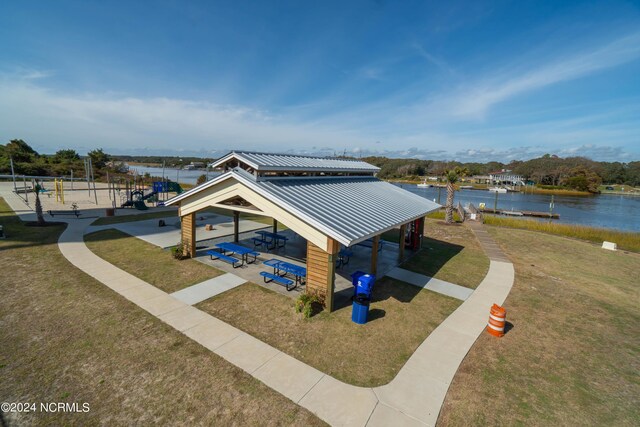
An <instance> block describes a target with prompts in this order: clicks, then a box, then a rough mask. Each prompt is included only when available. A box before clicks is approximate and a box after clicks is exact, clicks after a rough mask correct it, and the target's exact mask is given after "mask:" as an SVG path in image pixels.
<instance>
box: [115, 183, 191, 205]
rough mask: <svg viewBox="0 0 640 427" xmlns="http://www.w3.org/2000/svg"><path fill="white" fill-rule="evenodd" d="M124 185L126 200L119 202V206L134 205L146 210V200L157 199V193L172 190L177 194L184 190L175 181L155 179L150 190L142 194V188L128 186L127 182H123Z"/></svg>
mask: <svg viewBox="0 0 640 427" xmlns="http://www.w3.org/2000/svg"><path fill="white" fill-rule="evenodd" d="M125 185H126V194H127V196H126V200H125V201H124V202H123V203H122V204H121V207H123V208H127V207H134V208H136V209H138V210H147V209H149V208H148V207H147V204H146V203H145V201H146V200H149V199H152V198H155V199H156V200H157V196H158V195H159V194H163V193H164V194H166V193H169V192H174V193H177V194H180V193H182V192H183V191H184V190H183V189H182V187H181V186H180V184H178V183H177V182H163V181H155V182H154V183H153V187H152V191H151V192H150V193H147V194H144V188H142V187H141V188H135V186H134V187H130V184H129V183H125Z"/></svg>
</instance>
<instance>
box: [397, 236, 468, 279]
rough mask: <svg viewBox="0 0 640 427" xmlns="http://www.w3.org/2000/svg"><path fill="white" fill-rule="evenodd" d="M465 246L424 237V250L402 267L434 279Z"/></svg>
mask: <svg viewBox="0 0 640 427" xmlns="http://www.w3.org/2000/svg"><path fill="white" fill-rule="evenodd" d="M463 249H464V246H460V245H456V244H454V243H449V242H445V241H442V240H437V239H433V238H431V237H426V236H425V237H424V238H423V241H422V249H421V250H419V251H418V252H417V253H416V254H415V255H414V256H413V257H411V258H410V259H409V260H407V261H405V262H404V263H402V264H401V265H400V267H410V269H411V270H412V271H415V272H417V273H420V274H424V275H426V276H429V277H434V276H435V275H436V274H437V273H438V271H440V269H442V267H444V266H445V265H446V264H447V263H448V262H449V260H451V258H453V257H455V256H456V255H458V254H459V253H460V252H461V251H462V250H463Z"/></svg>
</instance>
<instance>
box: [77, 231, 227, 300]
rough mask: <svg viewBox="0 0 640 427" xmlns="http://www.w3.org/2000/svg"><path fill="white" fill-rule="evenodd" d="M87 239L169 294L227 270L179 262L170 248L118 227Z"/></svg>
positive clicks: (115, 262)
mask: <svg viewBox="0 0 640 427" xmlns="http://www.w3.org/2000/svg"><path fill="white" fill-rule="evenodd" d="M85 242H86V243H87V246H88V247H89V249H91V251H92V252H94V253H95V254H96V255H98V256H99V257H100V258H102V259H105V260H107V261H109V262H110V263H111V264H113V265H115V266H116V267H118V268H121V269H122V270H124V271H126V272H128V273H130V274H133V275H134V276H136V277H138V278H140V279H142V280H144V281H145V282H148V283H150V284H152V285H153V286H156V287H157V288H160V289H162V290H163V291H165V292H169V293H171V292H175V291H178V290H180V289H183V288H186V287H187V286H191V285H195V284H196V283H200V282H203V281H205V280H207V279H211V278H213V277H216V276H219V275H221V274H223V273H224V272H223V271H221V270H218V269H217V268H214V267H211V266H209V265H205V264H203V263H201V262H198V261H195V260H192V259H185V260H182V261H179V260H177V259H175V258H174V257H173V256H172V255H171V251H169V250H163V249H161V248H159V247H157V246H155V245H152V244H150V243H147V242H145V241H143V240H140V239H138V238H135V237H133V236H130V235H128V234H126V233H123V232H122V231H119V230H113V229H110V230H103V231H97V232H94V233H91V234H87V235H86V236H85Z"/></svg>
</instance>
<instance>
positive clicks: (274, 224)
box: [273, 218, 278, 233]
mask: <svg viewBox="0 0 640 427" xmlns="http://www.w3.org/2000/svg"><path fill="white" fill-rule="evenodd" d="M273 232H274V233H277V232H278V220H277V219H275V218H273Z"/></svg>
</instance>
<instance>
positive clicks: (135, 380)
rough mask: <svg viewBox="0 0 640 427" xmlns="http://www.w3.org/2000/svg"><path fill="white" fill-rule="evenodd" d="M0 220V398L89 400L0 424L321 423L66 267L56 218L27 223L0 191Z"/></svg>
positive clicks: (9, 418)
mask: <svg viewBox="0 0 640 427" xmlns="http://www.w3.org/2000/svg"><path fill="white" fill-rule="evenodd" d="M0 224H2V225H3V226H4V228H5V231H6V234H7V236H8V237H7V239H5V240H0V254H1V255H0V256H1V257H2V258H1V259H2V267H3V271H4V272H5V273H6V274H3V275H2V277H0V376H1V378H2V380H1V381H0V401H2V402H67V403H73V402H79V403H83V402H87V403H89V405H90V411H89V412H87V413H65V412H56V413H51V414H45V413H40V412H38V413H25V414H20V415H18V414H6V413H5V414H2V417H3V423H6V425H9V426H14V425H15V426H18V425H42V426H44V425H130V424H132V423H133V424H140V425H147V424H149V425H151V424H156V425H171V424H176V423H184V424H202V425H274V426H276V425H323V423H322V421H320V420H319V419H318V418H317V417H316V416H315V415H313V414H312V413H310V412H309V411H307V410H305V409H303V408H301V407H300V406H298V405H296V404H295V403H293V402H292V401H290V400H289V399H287V398H285V397H283V396H282V395H281V394H279V393H277V392H275V391H273V390H271V389H270V388H268V387H267V386H265V385H264V384H263V383H261V382H260V381H258V380H256V379H254V378H252V377H251V376H250V375H248V374H246V373H245V372H244V371H242V370H240V369H238V368H236V367H235V366H233V365H231V364H230V363H228V362H226V361H225V360H224V359H222V358H221V357H218V356H217V355H215V354H214V353H212V352H210V351H209V350H207V349H205V348H204V347H202V346H200V345H199V344H197V343H195V342H193V341H191V340H190V339H188V338H186V337H185V336H184V335H183V334H181V333H179V332H178V331H176V330H174V329H173V328H171V327H169V326H168V325H166V324H164V323H163V322H161V321H160V320H158V319H156V318H155V317H154V316H151V315H150V314H148V313H146V312H145V311H144V310H142V309H140V308H139V307H137V306H135V305H134V304H133V303H130V302H129V301H127V300H126V299H125V298H124V297H121V296H120V295H118V294H116V293H115V292H113V291H111V290H110V289H109V288H107V287H106V286H104V285H103V284H101V283H99V282H97V281H96V280H95V279H93V278H91V277H90V276H88V275H86V274H85V273H83V272H82V271H80V270H79V269H77V268H75V267H74V266H73V265H71V264H70V263H69V262H68V261H67V260H66V259H65V258H64V257H63V256H62V254H61V253H60V251H59V250H58V246H57V240H58V236H59V235H60V233H61V232H62V231H63V229H64V226H53V227H45V228H36V227H27V226H25V225H23V224H22V223H21V222H20V220H19V219H18V218H17V217H16V216H15V215H14V214H13V212H11V210H10V208H9V207H8V206H7V205H6V203H5V202H4V201H3V200H2V199H0ZM8 272H10V274H8Z"/></svg>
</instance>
